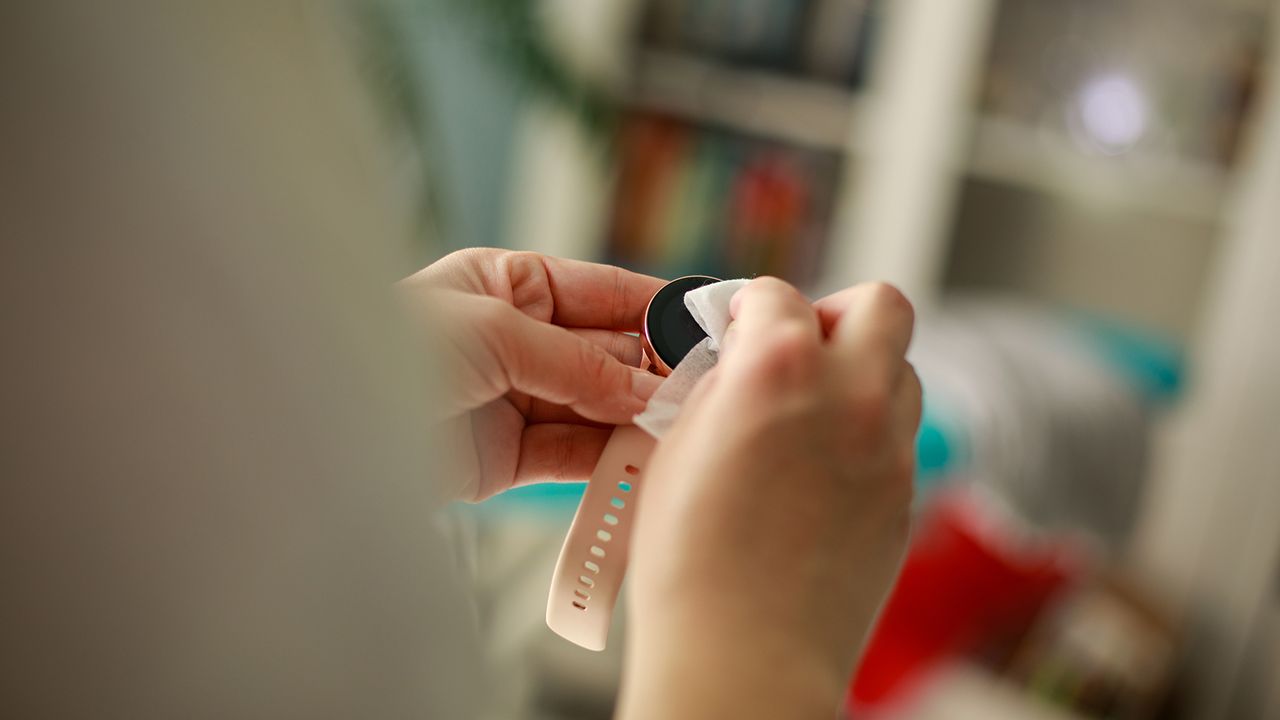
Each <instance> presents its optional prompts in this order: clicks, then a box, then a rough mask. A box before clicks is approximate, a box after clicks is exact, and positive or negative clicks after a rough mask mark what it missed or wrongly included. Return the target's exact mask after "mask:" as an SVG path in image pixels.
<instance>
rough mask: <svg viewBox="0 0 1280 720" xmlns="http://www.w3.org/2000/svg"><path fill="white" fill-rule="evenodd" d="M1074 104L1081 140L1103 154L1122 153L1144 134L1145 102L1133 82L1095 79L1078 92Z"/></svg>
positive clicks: (1117, 78) (1115, 77)
mask: <svg viewBox="0 0 1280 720" xmlns="http://www.w3.org/2000/svg"><path fill="white" fill-rule="evenodd" d="M1077 103H1078V105H1079V106H1078V112H1079V130H1081V131H1082V132H1083V134H1084V135H1085V138H1083V139H1087V140H1088V141H1090V143H1091V144H1092V145H1094V146H1095V147H1096V148H1097V149H1099V150H1102V151H1103V152H1109V153H1118V152H1124V151H1125V150H1128V149H1129V148H1131V147H1133V146H1134V145H1135V144H1136V143H1137V142H1138V140H1140V139H1141V138H1142V136H1143V134H1144V133H1146V131H1147V123H1148V112H1149V111H1148V107H1147V98H1146V96H1145V95H1144V94H1143V92H1142V88H1140V87H1138V84H1137V83H1135V82H1134V81H1133V79H1132V78H1129V77H1126V76H1124V75H1118V74H1117V75H1102V76H1099V77H1095V78H1093V79H1092V80H1090V81H1088V82H1087V83H1085V84H1084V87H1082V88H1081V89H1080V95H1079V97H1078V98H1077Z"/></svg>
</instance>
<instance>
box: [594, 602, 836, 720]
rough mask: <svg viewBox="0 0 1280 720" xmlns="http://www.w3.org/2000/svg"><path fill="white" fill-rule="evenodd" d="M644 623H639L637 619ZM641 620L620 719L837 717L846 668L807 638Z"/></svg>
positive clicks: (718, 624) (719, 624)
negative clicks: (838, 665)
mask: <svg viewBox="0 0 1280 720" xmlns="http://www.w3.org/2000/svg"><path fill="white" fill-rule="evenodd" d="M637 619H639V618H637ZM658 624H659V623H653V624H650V625H646V624H645V623H643V622H637V623H635V624H634V626H633V627H635V628H636V630H635V631H634V632H632V633H631V636H630V637H629V638H628V652H627V667H626V672H625V676H624V680H623V692H622V698H621V702H620V705H619V707H620V712H619V717H620V718H622V719H623V720H630V719H633V718H646V717H663V718H672V719H673V720H680V719H681V718H708V717H733V718H757V717H759V718H776V717H788V718H822V719H823V720H829V719H830V718H832V717H835V716H836V715H837V713H838V710H839V708H840V706H841V703H842V700H843V697H844V693H845V689H846V687H847V684H848V676H849V672H848V668H844V667H835V665H837V664H838V663H835V662H833V661H832V659H831V658H830V657H828V656H826V655H825V654H824V653H823V652H822V651H821V650H820V649H819V648H818V647H817V646H816V644H815V643H812V642H807V641H806V640H805V636H806V633H803V632H799V631H793V632H788V631H781V630H777V629H774V628H770V627H757V626H753V625H751V624H750V623H739V622H734V621H733V618H732V617H731V616H726V615H725V614H723V613H720V614H715V615H709V616H707V617H705V618H699V619H698V621H697V622H691V623H680V622H672V621H671V619H670V618H668V622H665V623H661V625H662V627H654V625H658Z"/></svg>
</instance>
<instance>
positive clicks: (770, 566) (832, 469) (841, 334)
mask: <svg viewBox="0 0 1280 720" xmlns="http://www.w3.org/2000/svg"><path fill="white" fill-rule="evenodd" d="M732 315H733V318H734V320H733V323H732V324H731V325H730V328H729V332H728V335H727V337H726V338H725V343H724V347H723V349H722V351H721V357H720V362H719V364H718V365H717V367H716V368H715V369H714V370H713V371H711V372H710V373H709V374H708V375H707V376H706V377H705V378H704V379H703V380H702V381H701V382H700V384H699V386H698V387H697V388H696V389H695V391H694V393H693V395H692V396H691V397H690V398H689V399H688V401H687V402H686V404H685V406H684V410H683V411H682V413H681V416H680V418H679V420H678V421H677V424H676V426H675V427H674V428H673V429H672V430H671V432H670V433H669V434H668V435H666V437H665V438H664V440H663V442H662V443H660V444H659V446H658V449H657V450H656V451H655V454H654V457H653V458H652V459H651V460H650V462H649V466H648V468H647V470H646V473H645V477H644V479H643V482H644V494H643V495H642V497H641V499H640V507H639V511H638V515H637V521H636V528H635V533H636V536H635V539H634V541H633V543H632V546H631V547H632V558H631V563H632V565H631V572H632V576H631V579H632V583H631V585H630V601H631V604H630V610H629V612H630V629H629V638H628V659H627V660H628V664H627V674H626V677H625V681H624V691H623V699H622V706H621V707H622V716H623V717H627V718H648V717H662V718H675V719H678V718H683V717H690V718H692V717H698V718H703V717H735V718H752V717H770V718H773V717H808V716H809V715H812V716H813V717H827V718H829V717H832V714H833V713H834V711H835V709H836V708H838V707H839V704H840V700H841V698H842V697H843V693H844V690H845V687H846V686H847V683H848V680H849V676H850V674H851V672H852V670H853V666H854V663H855V661H856V660H857V658H858V656H859V654H860V652H861V649H862V646H863V644H864V642H865V640H866V636H867V634H868V632H869V630H870V628H871V625H872V622H873V620H874V618H875V615H876V612H877V610H878V609H879V607H880V604H881V603H882V602H883V600H884V598H885V595H886V594H887V592H888V590H889V588H890V586H891V584H892V582H893V579H894V577H895V575H896V573H897V570H898V567H899V563H900V561H901V558H902V555H903V551H904V549H905V546H906V541H907V535H908V525H909V512H910V505H911V498H912V487H911V480H912V472H913V467H914V439H915V434H916V429H917V426H918V425H919V420H920V405H921V390H920V383H919V380H918V379H917V377H916V374H915V371H914V370H913V369H912V367H911V366H910V364H908V363H907V361H906V360H905V353H906V350H907V345H908V343H909V342H910V339H911V332H912V325H913V311H912V308H911V305H910V303H909V302H908V301H907V300H906V298H904V297H903V295H902V294H901V293H900V292H898V291H897V290H895V289H894V288H892V287H890V286H888V285H883V284H868V285H859V286H856V287H853V288H850V289H848V290H845V291H842V292H839V293H836V294H834V295H831V296H829V297H826V298H824V299H822V300H820V301H818V302H817V303H814V304H812V305H811V304H810V303H809V302H808V301H807V300H806V299H805V298H804V297H803V296H802V295H801V294H800V293H799V292H797V291H796V290H795V289H794V288H792V287H791V286H790V285H787V284H786V283H784V282H782V281H780V280H777V279H774V278H760V279H757V280H754V281H752V282H751V283H750V284H749V285H747V286H746V287H744V288H743V289H742V290H741V291H739V292H738V294H737V295H736V296H735V297H734V299H733V304H732Z"/></svg>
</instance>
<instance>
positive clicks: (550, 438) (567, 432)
mask: <svg viewBox="0 0 1280 720" xmlns="http://www.w3.org/2000/svg"><path fill="white" fill-rule="evenodd" d="M612 432H613V431H612V430H611V429H601V428H593V427H585V426H582V425H561V424H544V425H530V426H528V427H526V428H525V430H524V434H523V435H522V436H521V437H520V462H519V463H518V464H517V465H516V473H515V479H514V481H513V483H512V486H513V487H519V486H520V485H528V484H530V483H536V482H573V481H582V480H588V479H590V478H591V472H592V471H593V470H595V467H596V462H598V461H599V460H600V453H602V452H604V446H605V444H606V443H608V442H609V435H610V434H611V433H612Z"/></svg>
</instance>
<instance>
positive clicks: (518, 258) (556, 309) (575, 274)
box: [486, 252, 666, 331]
mask: <svg viewBox="0 0 1280 720" xmlns="http://www.w3.org/2000/svg"><path fill="white" fill-rule="evenodd" d="M486 257H487V258H488V260H489V262H492V263H493V273H494V276H495V277H494V279H493V281H492V282H493V284H494V285H495V286H496V287H493V288H490V293H489V294H494V293H498V292H502V290H503V287H502V286H506V287H507V288H509V292H510V293H511V302H512V304H514V305H516V306H517V307H522V308H524V307H533V306H537V305H540V304H542V303H545V302H546V301H548V300H550V304H551V307H550V314H549V315H542V317H544V318H547V317H549V318H550V320H551V322H552V323H554V324H556V325H563V326H565V327H588V328H604V329H606V330H632V331H636V330H639V329H640V327H641V325H642V324H643V321H644V310H645V307H647V306H648V304H649V299H650V298H652V297H653V294H654V293H656V292H658V290H659V289H660V288H661V287H662V286H663V285H664V284H665V283H666V281H664V280H661V279H659V278H655V277H650V276H648V275H641V274H639V273H633V272H631V271H629V270H623V269H622V268H619V267H614V266H612V265H599V264H596V263H589V262H582V261H580V260H567V259H564V258H554V257H548V256H546V255H541V254H538V253H532V252H508V253H501V254H499V255H492V256H486Z"/></svg>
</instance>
